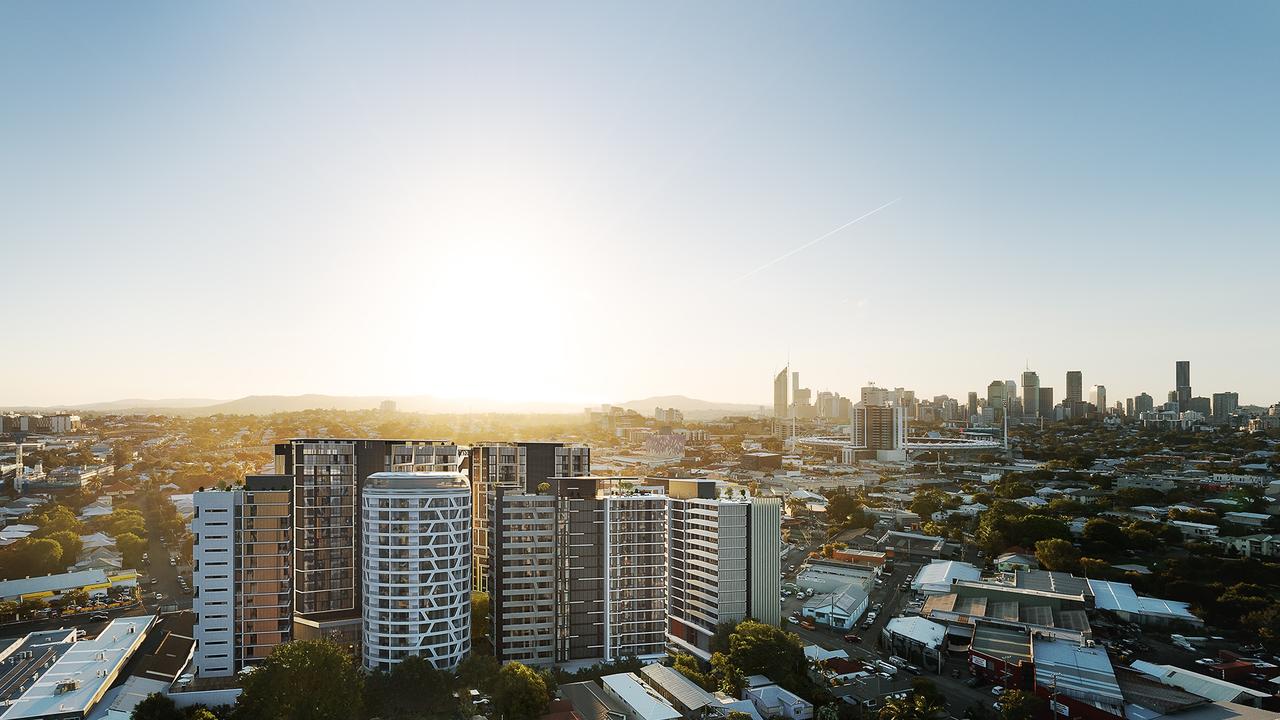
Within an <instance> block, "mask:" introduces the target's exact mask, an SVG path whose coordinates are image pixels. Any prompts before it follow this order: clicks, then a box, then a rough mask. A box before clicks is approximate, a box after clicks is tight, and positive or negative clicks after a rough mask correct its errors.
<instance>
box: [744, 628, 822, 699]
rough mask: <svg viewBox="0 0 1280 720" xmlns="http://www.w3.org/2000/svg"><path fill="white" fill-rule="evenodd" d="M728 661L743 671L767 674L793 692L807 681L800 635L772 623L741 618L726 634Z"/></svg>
mask: <svg viewBox="0 0 1280 720" xmlns="http://www.w3.org/2000/svg"><path fill="white" fill-rule="evenodd" d="M727 657H728V662H729V664H730V665H731V666H733V667H734V668H736V669H737V670H738V671H740V672H741V673H742V675H743V676H744V677H745V676H749V675H768V676H769V677H771V678H773V679H774V680H775V681H777V683H778V684H779V685H781V686H782V687H784V688H786V689H788V690H791V691H792V692H795V691H796V689H797V688H800V689H803V688H804V687H805V685H806V681H807V671H808V662H807V661H806V660H805V656H804V649H803V646H802V645H801V644H800V638H799V637H797V636H796V635H795V634H793V633H788V632H784V631H783V630H782V629H781V628H779V627H777V626H774V625H766V624H764V623H761V622H757V621H755V620H744V621H742V622H740V623H738V626H737V627H736V628H734V630H733V634H731V635H730V636H729V652H728V656H727Z"/></svg>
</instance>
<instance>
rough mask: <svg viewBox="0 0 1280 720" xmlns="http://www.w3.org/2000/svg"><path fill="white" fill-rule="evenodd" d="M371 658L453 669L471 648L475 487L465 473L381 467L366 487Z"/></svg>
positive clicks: (366, 648) (365, 588) (388, 664)
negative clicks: (412, 660)
mask: <svg viewBox="0 0 1280 720" xmlns="http://www.w3.org/2000/svg"><path fill="white" fill-rule="evenodd" d="M360 515H361V528H362V530H361V544H360V560H361V586H362V593H363V600H364V603H363V606H364V607H363V617H364V636H363V642H362V647H363V657H364V666H365V667H366V668H369V669H370V670H390V669H391V668H392V667H393V666H394V665H396V664H397V663H399V662H400V661H402V660H404V659H405V658H407V657H411V656H414V655H416V656H418V657H421V658H422V659H423V660H425V661H427V662H428V663H430V664H431V665H433V666H434V667H435V668H436V669H438V670H453V669H455V668H457V667H458V663H460V662H462V659H463V658H465V657H466V656H467V654H468V653H470V652H471V557H470V555H471V489H470V488H469V487H468V484H467V476H466V475H463V474H462V473H458V472H385V473H374V474H373V475H370V476H369V478H368V479H367V480H366V481H365V482H364V486H363V488H362V489H361V492H360Z"/></svg>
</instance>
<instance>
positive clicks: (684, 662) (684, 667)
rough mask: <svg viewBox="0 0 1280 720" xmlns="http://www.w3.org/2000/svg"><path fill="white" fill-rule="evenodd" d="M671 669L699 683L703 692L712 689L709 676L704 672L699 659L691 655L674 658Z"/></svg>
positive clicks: (685, 654) (684, 654) (680, 654)
mask: <svg viewBox="0 0 1280 720" xmlns="http://www.w3.org/2000/svg"><path fill="white" fill-rule="evenodd" d="M671 668H672V669H673V670H675V671H676V672H678V673H680V674H681V675H683V676H685V677H687V678H689V679H690V680H692V681H693V682H695V683H697V684H698V687H700V688H702V689H703V690H710V689H711V681H710V679H709V678H708V677H707V674H706V673H704V672H702V667H701V666H700V665H699V664H698V659H697V658H695V657H694V656H692V655H690V654H689V653H679V654H677V655H676V656H675V657H674V658H672V661H671Z"/></svg>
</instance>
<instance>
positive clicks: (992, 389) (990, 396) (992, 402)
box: [987, 380, 1009, 420]
mask: <svg viewBox="0 0 1280 720" xmlns="http://www.w3.org/2000/svg"><path fill="white" fill-rule="evenodd" d="M1007 392H1009V386H1008V385H1005V383H1004V381H1003V380H992V381H991V382H990V383H989V384H988V385H987V407H989V408H992V409H994V410H995V411H996V419H997V420H999V419H1000V416H1001V413H1003V412H1004V410H1005V408H1006V407H1008V405H1009V398H1008V396H1007V395H1006V394H1005V393H1007Z"/></svg>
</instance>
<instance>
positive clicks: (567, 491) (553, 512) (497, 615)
mask: <svg viewBox="0 0 1280 720" xmlns="http://www.w3.org/2000/svg"><path fill="white" fill-rule="evenodd" d="M620 480H633V479H631V478H622V479H620V478H609V479H608V481H620ZM605 481H606V480H605V479H603V478H595V477H574V478H553V479H551V480H550V481H549V482H548V483H547V484H548V485H549V486H551V489H546V488H543V489H542V490H541V491H537V492H531V491H527V490H526V491H522V490H513V491H509V490H508V489H507V488H501V487H500V488H497V489H496V490H495V494H494V502H493V504H492V505H491V509H492V512H493V514H494V520H493V527H494V534H493V566H492V567H491V568H490V573H491V574H492V578H491V580H490V587H491V588H492V592H491V594H490V612H491V615H492V617H493V627H492V632H491V637H492V638H493V642H494V652H495V654H496V655H497V657H498V659H499V660H501V661H502V662H508V661H519V662H522V663H525V664H526V665H549V664H553V663H560V662H581V661H611V660H617V659H619V658H622V657H640V658H653V657H659V656H661V655H663V654H664V652H665V646H666V596H667V562H668V561H667V538H668V534H667V514H668V510H667V498H666V496H665V495H664V494H663V493H662V492H661V491H660V490H658V489H655V488H638V489H632V490H629V491H626V492H618V491H611V492H602V491H601V488H600V487H599V485H598V484H599V483H602V482H605Z"/></svg>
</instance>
